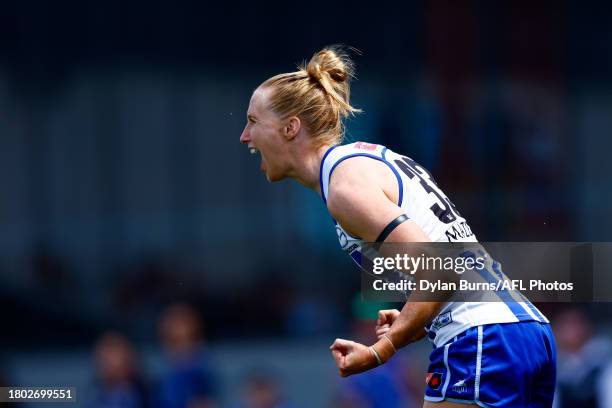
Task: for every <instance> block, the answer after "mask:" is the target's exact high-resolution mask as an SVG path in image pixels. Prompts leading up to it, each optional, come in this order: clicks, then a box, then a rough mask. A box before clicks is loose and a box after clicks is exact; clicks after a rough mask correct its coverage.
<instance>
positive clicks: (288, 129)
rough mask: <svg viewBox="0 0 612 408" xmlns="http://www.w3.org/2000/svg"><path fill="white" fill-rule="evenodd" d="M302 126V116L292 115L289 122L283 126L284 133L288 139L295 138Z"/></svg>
mask: <svg viewBox="0 0 612 408" xmlns="http://www.w3.org/2000/svg"><path fill="white" fill-rule="evenodd" d="M301 127H302V122H301V121H300V118H298V117H297V116H292V117H290V118H289V119H288V121H287V123H286V124H285V126H284V127H283V135H284V136H285V138H286V139H287V141H290V140H293V139H295V137H296V136H297V135H298V133H299V132H300V129H301Z"/></svg>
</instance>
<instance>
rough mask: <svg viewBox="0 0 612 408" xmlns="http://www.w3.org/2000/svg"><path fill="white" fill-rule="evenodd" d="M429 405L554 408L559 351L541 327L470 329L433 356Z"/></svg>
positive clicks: (509, 325)
mask: <svg viewBox="0 0 612 408" xmlns="http://www.w3.org/2000/svg"><path fill="white" fill-rule="evenodd" d="M429 361H430V363H429V369H428V370H427V371H428V372H427V379H426V381H427V388H426V391H425V400H427V401H432V402H439V401H444V400H446V401H451V402H460V403H466V404H474V403H475V404H477V405H479V406H481V407H507V408H512V407H516V408H536V407H538V408H539V407H542V408H543V407H547V408H549V407H551V406H552V402H553V396H554V393H555V380H556V350H555V340H554V338H553V334H552V331H551V329H550V325H548V324H545V323H540V322H534V321H529V322H519V323H500V324H487V325H483V326H476V327H472V328H470V329H468V330H466V331H464V332H463V333H461V334H459V335H458V336H456V337H455V338H453V339H452V340H450V341H449V342H448V343H446V344H445V345H443V346H440V347H437V348H435V349H434V350H433V351H432V353H431V355H430V356H429Z"/></svg>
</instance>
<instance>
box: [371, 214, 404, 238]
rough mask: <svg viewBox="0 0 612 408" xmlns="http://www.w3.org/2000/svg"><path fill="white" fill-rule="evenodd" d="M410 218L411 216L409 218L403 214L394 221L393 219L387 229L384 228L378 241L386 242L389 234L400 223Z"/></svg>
mask: <svg viewBox="0 0 612 408" xmlns="http://www.w3.org/2000/svg"><path fill="white" fill-rule="evenodd" d="M409 219H410V218H408V216H406V214H402V215H400V216H399V217H397V218H396V219H394V220H393V221H391V222H390V223H389V224H387V226H386V227H385V229H383V230H382V232H381V233H380V235H379V236H378V238H376V242H384V241H385V239H387V237H388V236H389V234H390V233H391V232H393V230H394V229H396V228H397V226H398V225H400V224H401V223H402V222H404V221H406V220H409Z"/></svg>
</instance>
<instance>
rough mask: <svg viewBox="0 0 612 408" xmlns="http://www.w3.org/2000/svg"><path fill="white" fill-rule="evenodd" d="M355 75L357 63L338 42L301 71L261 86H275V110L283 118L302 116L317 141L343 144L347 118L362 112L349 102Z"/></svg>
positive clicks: (271, 94) (318, 143)
mask: <svg viewBox="0 0 612 408" xmlns="http://www.w3.org/2000/svg"><path fill="white" fill-rule="evenodd" d="M355 51H356V50H355ZM353 77H354V65H353V62H352V61H351V59H350V57H349V55H348V53H347V52H346V51H345V49H344V47H342V46H338V45H334V46H329V47H325V48H324V49H322V50H321V51H319V52H317V53H315V54H314V55H313V56H312V58H311V59H310V61H308V64H303V65H302V66H300V67H299V70H298V71H295V72H289V73H286V74H279V75H276V76H273V77H272V78H270V79H268V80H266V81H265V82H264V83H262V84H261V85H260V87H261V88H269V89H271V91H272V92H271V93H270V97H269V101H270V105H269V108H270V109H272V111H274V112H276V114H278V115H279V116H280V117H281V118H282V119H286V118H288V117H290V116H297V117H299V118H300V120H301V121H302V124H303V126H305V128H306V129H307V130H308V132H309V133H310V135H311V136H312V138H313V141H314V143H315V145H317V146H322V145H327V144H339V143H340V142H341V141H342V138H343V134H344V119H346V118H347V117H348V116H349V115H353V114H355V113H358V112H361V110H360V109H357V108H354V107H353V106H351V104H350V102H349V97H350V86H349V82H350V80H351V79H352V78H353Z"/></svg>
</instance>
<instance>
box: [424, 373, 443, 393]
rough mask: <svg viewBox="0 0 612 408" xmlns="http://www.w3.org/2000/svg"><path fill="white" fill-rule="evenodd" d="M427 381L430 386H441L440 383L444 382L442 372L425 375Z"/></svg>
mask: <svg viewBox="0 0 612 408" xmlns="http://www.w3.org/2000/svg"><path fill="white" fill-rule="evenodd" d="M425 382H426V383H427V385H428V386H429V388H431V389H434V390H437V389H438V388H440V384H442V374H440V373H427V377H425Z"/></svg>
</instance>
